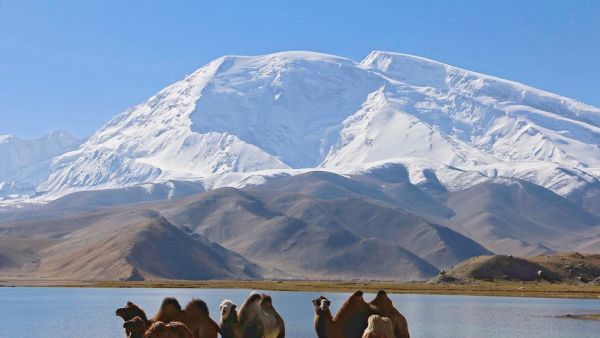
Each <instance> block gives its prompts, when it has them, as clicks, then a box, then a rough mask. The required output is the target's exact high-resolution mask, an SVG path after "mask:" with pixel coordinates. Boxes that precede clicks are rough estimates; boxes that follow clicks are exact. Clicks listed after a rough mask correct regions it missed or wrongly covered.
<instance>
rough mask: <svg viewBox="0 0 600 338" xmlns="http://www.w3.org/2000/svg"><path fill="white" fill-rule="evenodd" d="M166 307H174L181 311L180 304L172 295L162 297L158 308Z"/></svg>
mask: <svg viewBox="0 0 600 338" xmlns="http://www.w3.org/2000/svg"><path fill="white" fill-rule="evenodd" d="M167 308H174V309H176V310H178V311H181V304H179V301H178V300H177V299H175V298H173V297H167V298H165V299H163V302H162V304H161V305H160V309H161V310H165V309H167Z"/></svg>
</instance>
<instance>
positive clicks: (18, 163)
mask: <svg viewBox="0 0 600 338" xmlns="http://www.w3.org/2000/svg"><path fill="white" fill-rule="evenodd" d="M82 142H83V140H79V139H77V138H75V137H73V136H72V135H70V134H69V133H67V132H64V131H55V132H52V133H50V134H48V135H45V136H43V137H41V138H38V139H34V140H23V139H20V138H18V137H15V136H13V135H0V159H1V160H0V198H2V197H6V196H9V195H12V194H27V193H32V192H35V187H36V186H37V185H38V184H40V183H42V182H43V181H45V180H46V179H47V178H48V175H49V173H50V165H51V162H52V158H53V157H55V156H57V155H61V154H63V153H65V152H67V151H70V150H73V149H76V148H77V147H78V146H79V145H80V144H81V143H82Z"/></svg>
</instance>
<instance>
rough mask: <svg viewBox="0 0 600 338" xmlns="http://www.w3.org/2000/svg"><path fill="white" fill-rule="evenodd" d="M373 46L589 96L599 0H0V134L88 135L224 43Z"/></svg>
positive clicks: (239, 49)
mask: <svg viewBox="0 0 600 338" xmlns="http://www.w3.org/2000/svg"><path fill="white" fill-rule="evenodd" d="M375 49H377V50H389V51H397V52H402V53H409V54H415V55H419V56H423V57H427V58H431V59H435V60H438V61H441V62H445V63H449V64H453V65H456V66H460V67H463V68H467V69H470V70H475V71H479V72H483V73H487V74H491V75H495V76H499V77H503V78H507V79H511V80H516V81H519V82H523V83H526V84H529V85H532V86H534V87H538V88H541V89H545V90H548V91H551V92H555V93H558V94H561V95H565V96H569V97H573V98H575V99H578V100H580V101H583V102H586V103H589V104H592V105H595V106H600V1H583V0H578V1H522V0H521V1H508V0H504V1H482V0H479V1H475V0H472V1H467V0H462V1H458V0H457V1H441V0H440V1H424V0H421V1H377V0H371V1H351V0H346V1H307V0H304V1H285V0H278V1H260V0H253V1H225V0H219V1H182V0H172V1H166V0H165V1H151V0H145V1H132V0H129V1H123V0H119V1H112V0H103V1H91V0H87V1H50V0H46V1H28V0H17V1H5V0H0V134H7V133H10V134H15V135H18V136H21V137H27V138H30V137H36V136H40V135H42V134H45V133H47V132H49V131H51V130H54V129H63V130H68V131H70V132H72V133H74V134H75V135H77V136H87V135H89V134H91V133H92V132H93V131H94V130H96V129H97V128H99V127H101V126H102V125H103V124H104V123H106V122H107V121H108V120H109V119H110V118H111V117H113V116H114V115H116V114H118V113H120V112H121V111H123V110H125V109H127V108H128V107H130V106H132V105H135V104H138V103H141V102H143V101H144V100H145V99H146V98H148V97H150V96H152V95H153V94H154V93H155V92H157V91H158V90H160V89H161V88H163V87H165V86H166V85H168V84H170V83H172V82H174V81H177V80H179V79H181V78H182V77H184V76H185V75H186V74H189V73H191V72H192V71H194V70H195V69H196V68H198V67H200V66H202V65H203V64H205V63H207V62H208V61H210V60H212V59H214V58H217V57H219V56H222V55H225V54H240V55H257V54H265V53H270V52H275V51H282V50H312V51H318V52H325V53H331V54H336V55H341V56H345V57H348V58H351V59H353V60H356V61H360V60H361V59H362V58H363V57H364V56H366V55H367V54H368V53H369V52H370V51H371V50H375Z"/></svg>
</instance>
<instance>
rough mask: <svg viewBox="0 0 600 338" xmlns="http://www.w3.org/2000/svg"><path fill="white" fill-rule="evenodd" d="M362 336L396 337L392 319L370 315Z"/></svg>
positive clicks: (367, 337)
mask: <svg viewBox="0 0 600 338" xmlns="http://www.w3.org/2000/svg"><path fill="white" fill-rule="evenodd" d="M362 338H396V336H395V335H394V326H393V325H392V320H391V319H389V318H388V317H381V316H380V315H372V316H371V317H369V324H368V325H367V328H366V329H365V332H364V333H363V335H362Z"/></svg>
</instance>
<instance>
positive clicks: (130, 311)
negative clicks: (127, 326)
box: [115, 302, 148, 321]
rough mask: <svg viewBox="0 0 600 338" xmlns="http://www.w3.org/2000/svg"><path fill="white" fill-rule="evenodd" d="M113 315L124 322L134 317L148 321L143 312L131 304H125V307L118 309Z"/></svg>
mask: <svg viewBox="0 0 600 338" xmlns="http://www.w3.org/2000/svg"><path fill="white" fill-rule="evenodd" d="M115 315H117V316H119V317H121V318H123V320H124V321H129V320H132V319H133V318H135V317H140V318H141V319H142V320H144V321H148V318H147V317H146V313H145V312H144V310H142V308H140V307H139V306H137V305H135V304H133V303H132V302H127V305H125V307H121V308H118V309H117V310H116V311H115Z"/></svg>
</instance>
